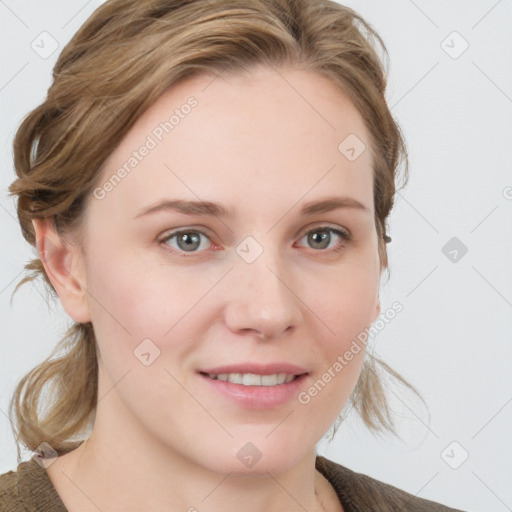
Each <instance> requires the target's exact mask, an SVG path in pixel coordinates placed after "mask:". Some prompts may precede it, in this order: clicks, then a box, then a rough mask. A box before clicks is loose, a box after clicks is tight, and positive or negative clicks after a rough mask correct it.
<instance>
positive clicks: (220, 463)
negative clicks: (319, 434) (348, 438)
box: [201, 429, 315, 477]
mask: <svg viewBox="0 0 512 512" xmlns="http://www.w3.org/2000/svg"><path fill="white" fill-rule="evenodd" d="M268 432H269V430H268V429H265V432H264V433H261V431H260V432H259V433H258V434H256V433H254V435H247V436H243V437H239V436H237V437H235V438H234V439H230V440H229V441H228V442H227V443H223V447H222V446H219V444H220V443H218V444H216V445H215V446H210V447H206V446H205V448H204V450H205V452H206V453H208V456H207V457H206V458H202V460H201V464H202V465H203V466H208V467H209V468H210V469H211V470H213V471H216V472H219V473H222V474H227V473H232V475H236V476H247V477H250V476H268V473H270V474H272V475H274V476H277V475H279V474H282V473H286V472H287V471H289V470H291V469H293V468H294V467H295V466H296V465H297V464H299V462H300V461H301V460H302V459H303V458H304V457H306V456H307V455H309V454H311V453H314V450H315V445H312V446H311V447H309V449H308V448H307V447H306V446H305V444H304V441H302V440H301V438H300V436H298V435H297V436H296V439H293V440H290V439H289V436H288V439H286V438H285V437H286V432H284V433H285V435H284V436H283V435H277V434H276V433H272V434H270V436H269V435H268ZM291 441H294V442H291Z"/></svg>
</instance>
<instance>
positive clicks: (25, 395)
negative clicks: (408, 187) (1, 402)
mask: <svg viewBox="0 0 512 512" xmlns="http://www.w3.org/2000/svg"><path fill="white" fill-rule="evenodd" d="M378 51H382V55H383V57H385V58H387V51H386V48H385V46H384V43H383V42H382V40H381V39H380V37H379V36H378V34H377V33H376V32H375V31H374V29H373V28H372V27H371V26H370V25H369V24H368V23H367V22H366V21H364V20H363V19H362V18H361V17H360V16H359V15H358V14H357V13H355V12H354V11H353V10H351V9H349V8H347V7H343V6H341V5H339V4H337V3H335V2H333V1H330V0H209V1H208V2H205V1H201V0H108V1H107V2H105V3H104V4H103V5H101V6H100V7H99V8H98V9H97V10H96V11H95V12H94V13H93V14H92V15H91V16H90V18H89V19H88V20H87V21H86V22H85V23H84V24H83V25H82V27H81V28H80V29H79V30H78V32H77V33H76V34H75V35H74V37H73V38H72V39H71V41H70V42H69V43H68V44H67V45H66V46H65V47H64V49H63V50H62V53H61V54H60V56H59V58H58V60H57V62H56V64H55V67H54V70H53V83H52V84H51V86H50V88H49V89H48V94H47V97H46V99H45V100H44V102H43V103H42V104H41V105H40V106H38V107H37V108H35V109H34V110H33V111H32V112H30V113H29V114H28V115H27V116H26V117H25V119H24V120H23V122H22V123H21V125H20V126H19V128H18V130H17V132H16V135H15V138H14V166H15V170H16V174H17V176H18V177H17V179H16V180H15V181H14V182H13V183H12V184H11V186H10V188H9V191H10V194H11V195H17V196H18V201H17V213H18V217H19V222H20V224H21V229H22V233H23V236H24V238H25V239H26V240H27V241H28V242H29V243H30V244H31V245H33V246H35V245H36V237H35V233H34V229H33V225H32V219H34V218H52V220H53V221H54V223H55V228H56V229H57V231H58V233H59V234H60V235H61V236H64V234H65V233H72V232H73V229H74V228H76V227H79V225H80V221H81V219H82V218H83V216H84V215H83V214H84V211H85V207H86V204H87V198H88V197H90V195H91V192H92V191H93V190H94V188H95V186H96V185H97V182H98V179H99V177H100V174H101V170H102V165H103V164H104V162H105V161H106V159H107V157H108V156H109V155H110V154H111V152H112V151H113V150H114V148H115V147H116V146H117V145H118V144H119V143H120V141H121V140H122V139H123V137H124V136H125V135H126V134H127V132H128V131H129V130H130V128H131V127H132V126H133V124H134V123H135V122H136V121H137V119H138V118H139V117H140V116H141V114H142V113H143V112H144V111H145V110H146V109H147V108H148V107H149V106H151V105H152V104H153V103H154V102H155V101H156V100H157V99H158V98H159V97H160V96H161V95H162V94H163V93H164V92H165V91H166V90H168V89H169V88H170V87H172V86H173V85H175V84H177V83H178V81H180V80H183V79H185V78H187V77H191V76H192V75H195V74H198V73H202V72H215V73H221V72H222V73H224V72H226V70H228V72H229V73H235V74H236V73H242V72H245V71H250V69H251V67H254V66H255V65H258V64H263V65H267V66H270V67H274V66H279V65H283V66H295V67H298V68H301V69H305V70H310V71H313V72H315V73H317V74H321V75H323V76H324V77H327V78H328V79H330V80H331V81H332V82H333V83H334V84H336V85H338V86H339V88H340V90H341V91H342V92H343V93H344V94H346V95H347V97H348V98H349V99H350V100H351V101H352V102H353V104H354V105H355V107H356V108H357V109H358V111H359V112H360V113H361V115H362V117H363V119H364V121H365V123H366V126H367V129H368V132H369V134H370V138H371V140H370V142H371V144H370V146H371V150H372V154H373V170H374V205H375V225H376V230H377V234H378V236H379V248H378V251H379V257H380V261H381V265H382V268H386V269H387V268H388V260H387V252H386V245H385V243H386V241H388V239H387V235H386V220H387V217H388V215H389V213H390V211H391V208H392V206H393V200H394V194H395V182H396V181H397V178H398V176H399V169H400V167H401V164H403V171H404V172H403V180H404V184H405V183H406V181H407V172H408V171H407V152H406V147H405V143H404V140H403V138H402V135H401V131H400V129H399V126H398V124H397V123H396V122H395V120H394V119H393V116H392V114H391V112H390V110H389V108H388V106H387V104H386V100H385V89H386V74H387V70H386V69H385V64H386V63H383V61H382V59H381V58H380V57H379V55H378ZM25 269H26V270H28V271H30V272H31V273H30V274H28V275H26V277H25V278H24V279H22V280H21V281H20V283H19V284H18V285H17V287H16V289H15V290H14V293H15V292H16V291H17V290H18V288H19V287H20V286H21V285H22V284H23V283H25V282H27V281H30V280H32V279H34V278H36V277H38V276H42V278H43V280H44V282H45V283H46V285H47V286H48V287H49V290H50V292H52V294H53V295H54V297H55V296H56V293H55V290H54V289H53V287H52V285H51V283H50V281H49V279H48V277H47V275H46V274H45V271H44V267H43V265H42V263H41V261H40V259H38V258H36V259H33V260H31V261H30V262H29V263H28V264H27V265H26V266H25ZM61 349H62V353H61V354H60V355H58V356H56V354H57V353H58V351H59V350H61ZM96 350H97V347H96V339H95V335H94V330H93V326H92V325H91V323H84V324H82V323H75V324H74V325H73V326H72V327H71V328H70V329H69V330H68V331H67V332H66V333H65V336H64V337H63V338H62V339H61V341H60V342H59V344H58V345H57V346H56V348H55V350H54V351H53V352H52V354H51V355H50V356H49V357H48V358H47V359H46V360H45V361H43V362H42V363H41V364H40V365H38V366H37V367H36V368H34V369H33V370H32V371H30V372H29V373H28V374H27V375H26V376H25V377H24V378H23V379H22V380H21V381H20V382H19V384H18V385H17V387H16V390H15V393H14V396H13V398H12V401H11V404H10V413H11V417H12V418H15V421H13V430H14V435H15V438H16V441H17V443H19V442H22V443H24V444H25V446H26V447H27V448H29V449H30V450H35V449H36V447H38V446H39V445H40V443H42V442H43V441H45V442H47V443H49V444H50V445H51V446H52V448H53V449H54V450H56V451H57V453H58V454H59V455H60V454H64V453H66V452H68V451H70V450H71V449H73V448H74V447H75V446H76V443H73V442H72V441H71V440H72V439H73V438H77V437H79V436H80V435H81V434H83V433H84V432H85V429H86V428H87V427H88V426H89V425H90V422H91V421H92V418H93V416H94V413H95V408H96V401H97V385H98V382H97V379H98V369H97V352H96ZM54 356H56V357H54ZM379 364H380V365H381V367H383V368H384V369H385V370H387V371H388V372H390V373H391V374H392V375H393V376H394V377H396V378H397V379H398V380H399V381H400V382H401V383H402V384H404V385H406V386H408V387H409V388H410V389H413V388H412V386H410V385H409V384H408V383H407V382H406V381H405V380H404V379H403V378H402V377H400V376H399V375H398V374H397V373H395V372H394V371H393V370H392V369H391V368H389V367H388V366H387V365H385V364H384V363H383V362H382V361H380V360H379V359H377V358H375V357H374V356H373V355H372V354H371V353H369V352H367V353H366V355H365V362H364V365H363V369H362V372H361V375H360V378H359V380H358V382H357V384H356V388H355V390H354V392H353V394H352V396H351V397H350V400H349V403H351V404H352V406H353V407H354V408H355V409H356V410H357V411H358V412H359V414H360V415H361V417H362V419H363V421H364V422H365V424H366V425H367V426H368V427H369V428H370V429H371V430H372V431H375V432H378V431H380V430H383V429H387V430H390V431H392V432H394V427H393V420H392V417H391V415H390V410H389V406H388V402H387V400H386V396H385V393H384V387H383V384H382V382H381V380H380V378H379V377H378V375H377V373H376V370H377V365H379ZM45 386H49V387H50V395H51V397H52V400H51V401H50V402H49V405H48V406H47V408H46V410H45V414H44V416H43V417H42V418H40V417H39V416H38V406H40V405H41V404H40V402H41V400H42V395H43V390H44V388H45ZM14 425H16V426H14ZM18 457H19V447H18Z"/></svg>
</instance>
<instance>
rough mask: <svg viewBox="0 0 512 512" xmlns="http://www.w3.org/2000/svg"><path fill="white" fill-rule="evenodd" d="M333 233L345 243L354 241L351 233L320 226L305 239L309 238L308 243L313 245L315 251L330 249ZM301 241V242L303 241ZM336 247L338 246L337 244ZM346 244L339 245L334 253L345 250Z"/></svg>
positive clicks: (306, 235) (311, 230) (308, 233)
mask: <svg viewBox="0 0 512 512" xmlns="http://www.w3.org/2000/svg"><path fill="white" fill-rule="evenodd" d="M332 233H334V234H335V235H336V237H338V238H341V239H342V240H345V241H350V240H351V239H352V237H351V235H350V233H349V232H348V231H342V230H341V229H336V228H331V227H329V226H319V227H316V228H313V229H310V230H309V231H308V232H307V233H306V234H305V235H304V236H303V237H302V239H304V238H307V242H308V243H310V244H312V248H313V249H320V250H322V249H329V248H331V247H329V245H330V243H331V242H332V240H333V237H332ZM302 239H301V240H302ZM335 245H336V244H335ZM343 247H344V244H339V245H338V246H337V247H336V248H335V249H333V250H334V251H340V250H341V249H343Z"/></svg>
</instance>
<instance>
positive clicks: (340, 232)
mask: <svg viewBox="0 0 512 512" xmlns="http://www.w3.org/2000/svg"><path fill="white" fill-rule="evenodd" d="M320 231H327V232H331V233H335V234H336V235H338V236H339V237H340V238H341V239H342V240H344V241H345V242H351V241H352V235H351V234H350V233H349V232H348V231H344V230H341V229H336V228H332V227H330V226H318V227H315V228H313V229H310V230H309V231H307V232H306V233H304V235H303V236H302V237H301V240H302V238H304V237H306V236H308V235H309V234H311V233H317V232H320ZM184 233H199V234H201V235H203V236H204V237H206V238H208V239H210V238H209V236H208V235H207V234H206V233H204V232H203V231H201V230H200V229H180V230H178V231H173V232H172V233H169V234H168V235H166V236H165V237H164V238H162V239H160V240H159V244H160V245H162V246H164V248H165V249H166V250H169V251H171V252H173V253H177V254H178V255H179V256H182V257H185V258H189V257H191V256H194V255H197V254H200V253H201V252H202V251H190V252H188V253H187V252H186V251H181V250H177V249H174V248H171V247H170V246H169V245H167V244H166V242H168V241H169V240H171V239H172V238H174V237H176V236H179V235H181V234H184ZM344 248H345V244H340V245H338V246H337V247H335V248H334V249H318V250H315V249H312V250H313V251H314V252H320V253H334V252H339V251H341V250H342V249H344Z"/></svg>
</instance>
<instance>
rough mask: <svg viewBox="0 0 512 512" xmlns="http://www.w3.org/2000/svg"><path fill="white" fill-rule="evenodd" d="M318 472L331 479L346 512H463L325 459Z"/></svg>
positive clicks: (317, 461)
mask: <svg viewBox="0 0 512 512" xmlns="http://www.w3.org/2000/svg"><path fill="white" fill-rule="evenodd" d="M316 469H318V471H320V473H322V474H323V475H324V476H325V478H327V480H329V482H330V484H331V485H332V486H333V488H334V490H335V491H336V493H337V494H338V497H339V498H340V501H341V503H342V504H343V506H344V508H345V510H346V512H359V511H361V512H362V511H364V512H371V511H379V512H397V511H407V512H461V510H460V509H454V508H450V507H447V506H445V505H442V504H440V503H436V502H433V501H429V500H426V499H423V498H418V497H417V496H414V495H413V494H409V493H408V492H405V491H403V490H401V489H399V488H397V487H394V486H393V485H390V484H386V483H384V482H381V481H379V480H376V479H374V478H372V477H370V476H368V475H365V474H363V473H357V472H355V471H352V470H351V469H349V468H346V467H344V466H341V465H340V464H337V463H336V462H333V461H331V460H329V459H326V458H325V457H321V456H318V457H317V459H316Z"/></svg>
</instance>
